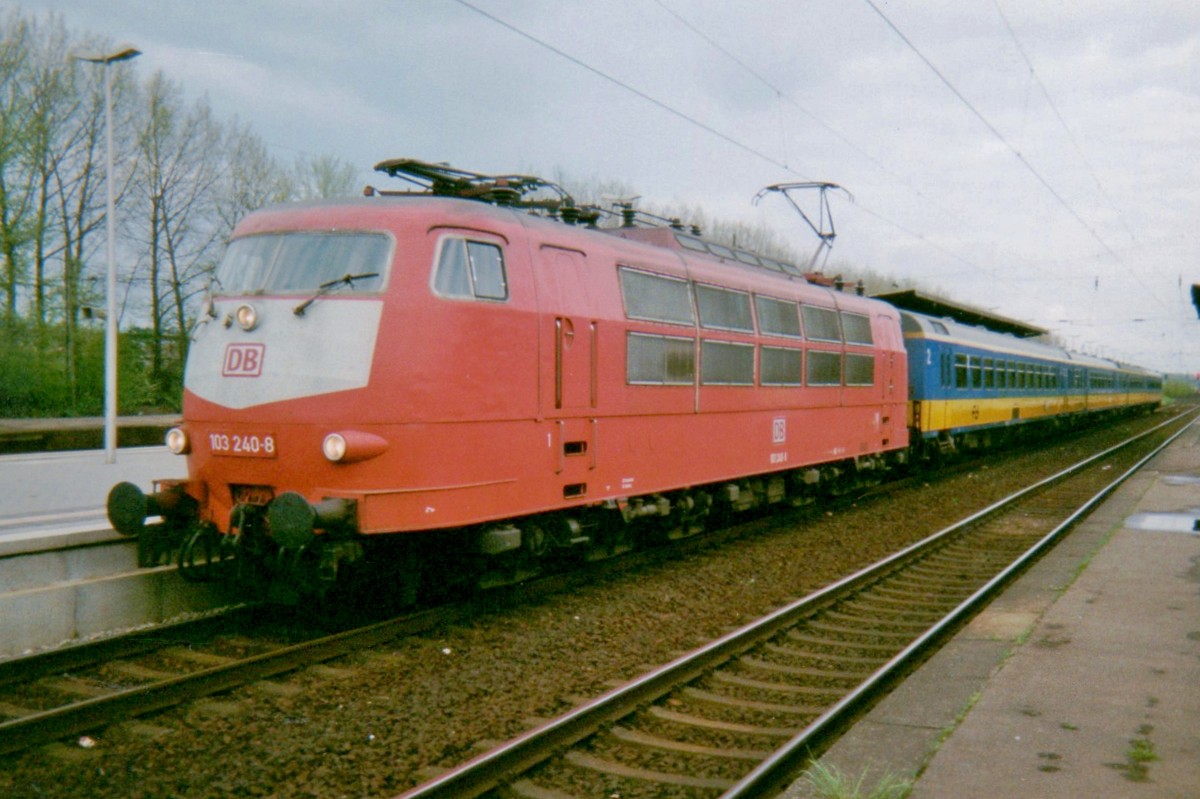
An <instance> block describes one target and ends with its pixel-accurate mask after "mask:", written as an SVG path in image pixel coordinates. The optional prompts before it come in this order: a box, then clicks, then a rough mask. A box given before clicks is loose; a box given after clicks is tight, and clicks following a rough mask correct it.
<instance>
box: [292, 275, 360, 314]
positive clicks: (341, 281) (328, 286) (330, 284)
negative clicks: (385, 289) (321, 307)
mask: <svg viewBox="0 0 1200 799" xmlns="http://www.w3.org/2000/svg"><path fill="white" fill-rule="evenodd" d="M369 277H379V273H378V272H361V273H359V274H357V275H350V274H346V275H342V276H341V277H339V278H336V279H334V280H329V281H326V282H325V283H322V284H321V285H319V286H317V292H316V294H313V295H312V296H311V297H309V298H308V299H307V300H305V301H304V302H302V303H300V304H299V305H297V306H296V307H295V308H293V309H292V313H294V314H295V315H296V316H304V312H305V311H306V310H308V306H310V305H312V304H313V303H314V302H316V301H317V300H318V299H319V298H321V297H322V296H324V295H326V294H328V293H329V292H330V291H331V290H333V289H335V288H337V287H338V286H343V285H344V286H353V285H354V281H356V280H366V279H367V278H369Z"/></svg>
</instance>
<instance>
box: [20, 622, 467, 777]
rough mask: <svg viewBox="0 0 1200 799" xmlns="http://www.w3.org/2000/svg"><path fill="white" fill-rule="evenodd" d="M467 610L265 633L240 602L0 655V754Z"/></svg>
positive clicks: (419, 629)
mask: <svg viewBox="0 0 1200 799" xmlns="http://www.w3.org/2000/svg"><path fill="white" fill-rule="evenodd" d="M467 612H468V610H467V608H466V607H465V606H463V605H456V606H449V605H448V606H444V607H439V608H434V609H431V610H426V611H420V612H417V613H413V614H410V615H406V616H402V617H399V618H395V619H389V620H386V621H381V622H377V623H374V624H370V625H367V626H363V627H358V628H355V629H351V630H348V631H343V632H338V633H334V634H331V635H322V634H318V633H317V632H315V631H313V630H308V631H301V632H297V631H296V629H295V628H294V627H289V626H288V625H286V624H281V623H278V622H277V621H275V620H270V619H268V620H267V622H266V626H269V627H270V628H272V629H273V630H274V631H275V632H274V633H273V634H267V633H264V630H263V629H262V628H263V627H264V624H263V621H264V616H263V615H262V611H261V610H259V609H255V608H245V609H241V610H238V611H235V612H234V613H232V614H222V615H220V616H212V617H209V618H205V619H198V620H193V621H187V622H181V623H177V624H174V625H164V626H158V627H154V628H151V629H147V630H144V631H141V632H138V633H133V634H129V635H124V636H120V637H118V638H111V639H105V640H100V641H96V642H94V643H91V644H84V645H78V646H73V647H68V648H66V649H61V650H53V651H48V652H45V653H42V654H40V655H34V656H30V657H24V658H19V659H15V660H8V661H0V755H4V754H9V753H12V752H16V751H20V750H23V749H28V748H30V747H33V746H37V745H40V744H44V743H49V742H51V741H54V740H58V739H61V738H65V737H68V736H72V735H78V734H80V733H83V732H90V731H93V730H96V729H98V728H101V727H104V726H107V725H109V724H112V723H115V722H119V721H125V720H127V719H129V718H133V717H136V716H140V715H143V714H146V713H151V712H153V711H156V710H161V709H163V708H166V707H171V706H173V705H177V704H181V703H183V702H187V701H190V700H194V699H198V698H200V697H203V696H208V695H211V694H215V693H219V692H221V691H227V690H229V689H231V688H236V687H238V686H241V685H245V684H247V683H251V682H254V681H257V680H262V679H266V678H269V677H272V676H275V675H278V674H282V673H285V672H289V671H294V670H295V669H298V668H301V667H304V666H309V665H312V664H315V663H321V662H324V661H327V660H332V659H333V658H337V657H340V656H342V655H346V654H349V653H351V652H355V651H358V650H360V649H362V648H365V647H370V646H373V645H376V644H379V643H382V642H385V641H390V640H392V639H394V638H399V637H403V636H406V635H413V634H415V633H418V632H422V631H424V630H429V629H432V628H434V627H437V626H439V625H443V624H448V623H451V622H453V621H455V620H456V619H458V618H461V617H462V616H463V615H464V614H466V613H467ZM251 631H253V632H251ZM297 637H299V638H301V639H302V640H299V641H293V640H289V639H293V638H297Z"/></svg>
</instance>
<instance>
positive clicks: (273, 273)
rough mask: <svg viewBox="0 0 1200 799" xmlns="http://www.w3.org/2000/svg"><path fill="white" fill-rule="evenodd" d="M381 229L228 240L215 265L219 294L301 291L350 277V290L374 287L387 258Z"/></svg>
mask: <svg viewBox="0 0 1200 799" xmlns="http://www.w3.org/2000/svg"><path fill="white" fill-rule="evenodd" d="M390 255H391V238H390V237H388V236H386V235H384V234H383V233H366V232H336V233H324V232H314V231H293V232H288V233H267V234H261V235H255V236H245V237H243V238H240V239H234V240H233V241H231V242H230V243H229V248H228V249H227V250H226V252H225V257H224V258H223V259H221V265H220V266H219V267H217V281H218V292H219V293H221V294H226V295H228V294H304V293H309V292H315V291H318V290H319V289H321V288H322V287H323V286H325V285H326V284H328V283H330V282H332V281H338V280H341V279H344V278H345V277H346V276H347V275H350V276H352V277H354V279H353V280H352V281H347V284H348V285H350V286H352V288H353V290H354V291H367V292H373V291H378V290H379V289H380V288H382V287H383V284H384V280H385V279H386V277H387V271H388V265H389V263H390V262H391V257H390Z"/></svg>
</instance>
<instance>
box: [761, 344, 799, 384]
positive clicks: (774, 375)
mask: <svg viewBox="0 0 1200 799" xmlns="http://www.w3.org/2000/svg"><path fill="white" fill-rule="evenodd" d="M759 357H760V361H761V363H760V364H759V371H760V374H761V375H762V376H761V378H760V382H761V383H762V384H763V385H764V386H798V385H800V381H801V377H802V375H803V374H804V372H803V358H804V354H803V352H802V351H801V350H792V349H785V348H783V347H763V348H762V350H760V352H759Z"/></svg>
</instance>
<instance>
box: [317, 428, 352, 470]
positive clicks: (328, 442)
mask: <svg viewBox="0 0 1200 799" xmlns="http://www.w3.org/2000/svg"><path fill="white" fill-rule="evenodd" d="M321 452H323V453H325V457H326V458H328V459H329V460H331V461H333V462H334V463H337V462H338V461H340V460H341V459H342V458H344V457H346V437H345V436H343V435H342V434H341V433H330V434H329V435H327V436H325V440H324V441H322V442H321Z"/></svg>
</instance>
